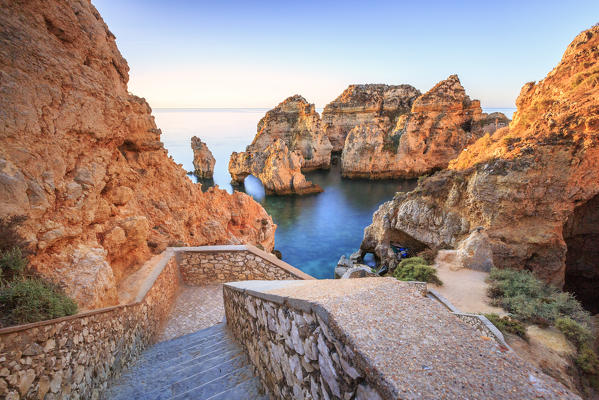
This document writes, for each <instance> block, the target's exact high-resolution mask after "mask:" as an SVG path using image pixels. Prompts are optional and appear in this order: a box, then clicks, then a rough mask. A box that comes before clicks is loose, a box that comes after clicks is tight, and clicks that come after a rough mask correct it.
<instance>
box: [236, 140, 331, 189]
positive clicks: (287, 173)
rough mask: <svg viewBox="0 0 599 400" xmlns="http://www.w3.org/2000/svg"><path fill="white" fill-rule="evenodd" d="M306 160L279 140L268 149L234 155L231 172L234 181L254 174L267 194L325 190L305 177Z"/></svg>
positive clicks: (240, 180)
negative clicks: (304, 165)
mask: <svg viewBox="0 0 599 400" xmlns="http://www.w3.org/2000/svg"><path fill="white" fill-rule="evenodd" d="M303 162H304V157H303V156H302V154H301V153H300V151H299V150H295V151H290V150H289V148H288V147H287V145H286V144H285V142H284V141H283V139H276V140H275V141H274V142H272V143H271V144H269V145H268V146H267V147H266V149H264V150H262V151H257V152H251V151H246V152H242V153H233V154H231V159H230V160H229V173H230V174H231V177H233V181H234V182H240V183H241V182H243V181H244V180H245V178H246V177H247V176H248V175H254V176H255V177H256V178H258V179H260V181H261V182H262V184H263V185H264V191H265V192H266V194H276V195H285V194H308V193H318V192H322V188H321V187H320V186H318V185H316V184H314V183H312V182H310V181H307V180H306V177H305V176H304V174H302V170H301V169H302V164H303Z"/></svg>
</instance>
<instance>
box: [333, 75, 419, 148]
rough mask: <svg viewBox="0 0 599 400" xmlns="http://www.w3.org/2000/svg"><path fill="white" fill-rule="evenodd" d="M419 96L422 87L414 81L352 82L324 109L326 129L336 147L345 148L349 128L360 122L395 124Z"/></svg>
mask: <svg viewBox="0 0 599 400" xmlns="http://www.w3.org/2000/svg"><path fill="white" fill-rule="evenodd" d="M418 96H420V91H418V89H416V88H414V87H412V86H410V85H379V84H367V85H350V86H349V87H348V88H347V89H345V90H344V91H343V93H341V94H340V95H339V97H337V98H336V99H335V100H333V101H332V102H330V103H329V104H327V105H326V106H325V108H324V110H323V112H322V123H323V129H324V131H325V134H326V135H327V137H328V138H329V140H330V141H331V144H332V145H333V151H335V152H341V151H342V150H343V146H344V145H345V138H346V137H347V134H348V133H349V131H351V130H352V129H353V128H354V127H356V126H358V125H360V124H371V123H373V122H375V121H376V122H375V123H378V121H379V120H381V121H382V122H383V123H386V124H389V125H391V126H394V125H395V123H396V122H397V118H398V117H399V116H400V115H402V114H405V113H408V112H409V111H410V109H411V107H412V103H413V102H414V100H415V99H416V98H417V97H418Z"/></svg>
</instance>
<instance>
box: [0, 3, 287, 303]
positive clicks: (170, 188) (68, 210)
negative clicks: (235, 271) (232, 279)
mask: <svg viewBox="0 0 599 400" xmlns="http://www.w3.org/2000/svg"><path fill="white" fill-rule="evenodd" d="M128 70H129V68H128V66H127V63H126V61H125V59H124V58H123V57H122V56H121V54H120V53H119V51H118V49H117V47H116V44H115V38H114V36H113V35H112V33H111V32H110V31H109V30H108V28H107V26H106V25H105V24H104V22H103V20H102V18H101V16H100V15H99V13H98V11H97V10H96V9H95V8H94V7H93V6H92V5H91V3H90V2H89V1H87V0H84V1H74V0H73V1H61V2H59V1H41V0H38V1H35V0H32V1H26V2H21V1H7V0H1V1H0V81H1V82H2V84H1V86H0V87H1V89H0V91H1V95H0V115H2V117H1V118H0V120H1V123H0V216H2V217H5V216H9V215H26V216H27V217H28V220H27V221H26V222H25V223H24V225H23V226H22V227H21V232H22V234H23V235H24V236H26V238H27V239H28V240H29V241H30V242H31V246H32V248H33V249H34V251H35V254H34V255H33V257H32V259H31V265H32V266H33V267H34V268H35V269H36V270H38V271H39V272H40V273H41V274H43V275H45V276H47V277H48V278H50V279H52V280H54V281H56V282H59V283H61V284H62V285H64V286H65V288H66V291H67V292H68V293H69V294H70V295H71V296H73V297H74V298H75V299H76V300H77V301H78V302H79V304H80V306H81V307H82V308H96V307H101V306H107V305H111V304H115V303H116V302H117V300H118V299H117V286H118V284H119V282H120V281H121V280H122V279H123V277H125V276H127V275H128V274H130V273H132V272H133V271H135V270H136V268H137V267H138V266H139V265H140V264H141V263H142V262H144V261H145V260H147V259H148V258H149V257H150V256H151V255H152V254H153V253H156V252H159V251H161V250H162V249H164V248H165V246H167V245H169V244H177V243H179V244H189V245H201V244H216V243H239V242H251V243H259V244H261V245H262V246H263V247H264V248H266V249H272V248H273V245H274V231H275V225H273V223H272V220H271V218H270V217H269V216H268V215H267V213H266V212H265V211H264V209H263V208H262V207H261V206H260V205H259V204H258V203H256V202H254V201H253V200H252V199H251V198H250V197H249V196H247V195H245V194H241V193H236V194H235V195H232V196H231V195H229V194H227V193H226V192H224V191H222V190H218V189H216V190H214V189H211V190H209V191H208V192H206V193H202V192H201V190H200V187H199V185H195V184H193V183H192V182H191V181H190V180H189V179H188V178H187V177H186V175H185V171H184V170H183V169H182V168H181V167H180V166H179V165H177V164H175V162H174V161H173V160H172V159H170V158H169V156H168V154H167V152H166V150H165V149H164V148H163V145H162V143H161V142H160V130H159V129H157V127H156V124H155V122H154V118H153V117H152V115H151V110H150V107H149V106H148V104H147V103H146V102H145V100H144V99H141V98H139V97H136V96H133V95H131V94H129V93H128V92H127V81H128Z"/></svg>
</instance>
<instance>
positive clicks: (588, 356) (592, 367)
mask: <svg viewBox="0 0 599 400" xmlns="http://www.w3.org/2000/svg"><path fill="white" fill-rule="evenodd" d="M575 361H576V365H577V366H578V368H580V369H581V370H582V371H583V372H584V373H586V374H589V375H595V376H596V375H599V359H598V358H597V354H596V353H595V351H594V350H593V348H592V347H591V345H590V344H589V343H585V344H583V345H582V346H581V347H580V349H578V354H577V356H576V360H575Z"/></svg>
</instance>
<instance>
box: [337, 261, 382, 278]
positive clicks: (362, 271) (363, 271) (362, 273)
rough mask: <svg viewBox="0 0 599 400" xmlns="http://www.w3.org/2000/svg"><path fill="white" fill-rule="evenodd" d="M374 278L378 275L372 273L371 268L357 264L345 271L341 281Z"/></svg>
mask: <svg viewBox="0 0 599 400" xmlns="http://www.w3.org/2000/svg"><path fill="white" fill-rule="evenodd" d="M375 276H378V275H377V274H375V273H374V272H372V268H370V267H369V266H368V265H364V264H357V265H355V266H353V267H351V268H349V269H348V270H347V271H345V273H344V274H343V276H342V277H341V279H355V278H371V277H375Z"/></svg>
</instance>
